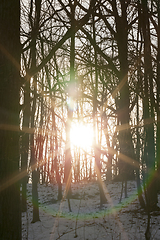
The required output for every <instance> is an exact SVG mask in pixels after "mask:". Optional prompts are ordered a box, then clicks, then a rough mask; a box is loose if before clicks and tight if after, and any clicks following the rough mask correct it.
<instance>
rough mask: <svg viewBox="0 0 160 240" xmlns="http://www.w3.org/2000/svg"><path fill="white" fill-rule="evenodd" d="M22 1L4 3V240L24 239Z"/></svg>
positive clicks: (0, 121) (0, 169) (0, 47)
mask: <svg viewBox="0 0 160 240" xmlns="http://www.w3.org/2000/svg"><path fill="white" fill-rule="evenodd" d="M20 51H21V49H20V1H18V0H13V1H9V0H1V1H0V104H1V107H0V139H1V144H0V145H1V146H0V239H2V240H6V239H7V240H14V239H16V240H20V239H21V211H20V186H19V181H18V180H19V176H18V174H19V110H20V108H19V91H20Z"/></svg>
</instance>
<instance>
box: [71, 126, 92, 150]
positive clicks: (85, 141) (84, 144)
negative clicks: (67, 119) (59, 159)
mask: <svg viewBox="0 0 160 240" xmlns="http://www.w3.org/2000/svg"><path fill="white" fill-rule="evenodd" d="M70 140H71V144H72V145H73V146H76V147H80V148H83V149H85V150H87V149H88V148H89V147H91V145H92V143H93V128H92V126H91V125H89V124H88V125H84V124H82V123H77V124H72V127H71V131H70Z"/></svg>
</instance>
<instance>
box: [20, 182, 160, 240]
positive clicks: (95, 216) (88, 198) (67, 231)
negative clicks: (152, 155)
mask: <svg viewBox="0 0 160 240" xmlns="http://www.w3.org/2000/svg"><path fill="white" fill-rule="evenodd" d="M27 187H28V210H27V212H26V213H22V237H23V240H51V239H54V240H56V239H61V240H72V239H77V240H96V239H98V240H104V239H108V240H111V239H113V240H114V239H115V240H120V239H121V240H134V239H138V240H140V239H141V240H143V239H145V230H146V226H147V215H146V213H144V212H143V211H142V210H141V209H140V207H139V203H138V200H137V191H136V182H135V181H130V182H128V198H127V199H125V198H124V196H123V198H122V202H121V203H119V198H120V193H121V183H120V182H114V183H104V190H105V193H106V196H107V199H108V203H107V204H105V205H104V206H103V208H102V209H100V199H99V190H98V184H97V183H96V182H89V183H84V182H83V183H75V184H74V183H73V184H72V193H73V199H70V203H71V209H72V212H69V208H68V201H67V200H66V199H64V200H62V201H61V202H60V201H57V200H56V199H57V186H56V185H53V184H50V185H48V186H47V185H38V192H39V211H40V220H41V221H40V222H36V223H31V221H32V203H31V192H32V185H31V184H28V186H27ZM63 190H64V186H63ZM159 203H160V199H159ZM159 223H160V215H159V213H157V214H155V213H154V215H153V214H152V216H151V239H154V240H159V239H160V224H159Z"/></svg>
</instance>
